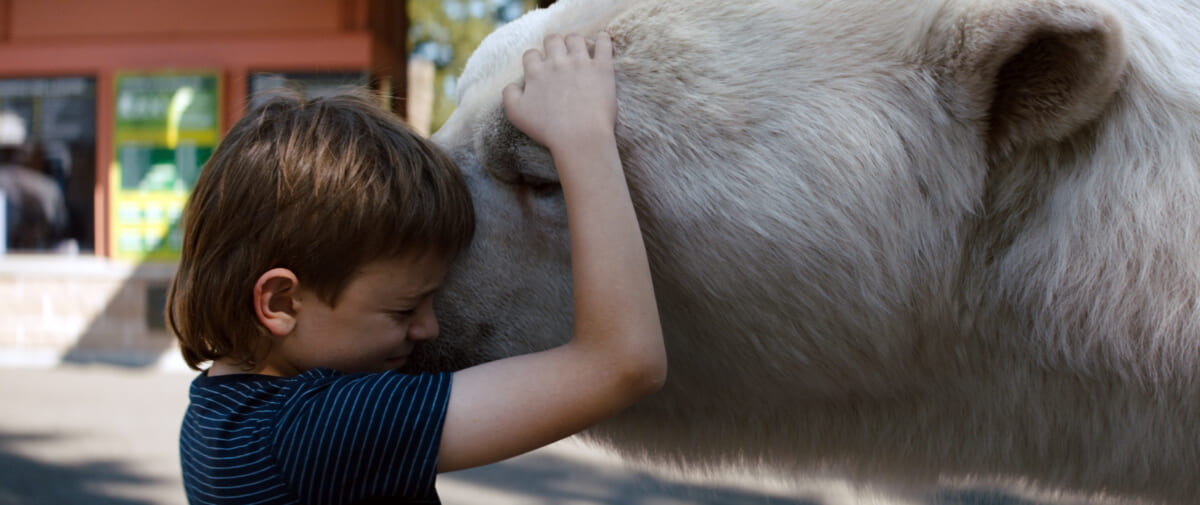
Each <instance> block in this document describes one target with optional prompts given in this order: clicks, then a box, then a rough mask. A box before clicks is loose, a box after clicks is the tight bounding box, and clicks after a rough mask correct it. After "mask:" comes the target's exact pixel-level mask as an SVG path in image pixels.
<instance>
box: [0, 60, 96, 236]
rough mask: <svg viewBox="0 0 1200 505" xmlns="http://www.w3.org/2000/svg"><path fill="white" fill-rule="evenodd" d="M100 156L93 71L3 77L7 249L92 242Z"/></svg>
mask: <svg viewBox="0 0 1200 505" xmlns="http://www.w3.org/2000/svg"><path fill="white" fill-rule="evenodd" d="M95 156H96V80H95V79H94V78H91V77H54V78H25V79H0V191H2V192H3V193H4V206H3V207H2V208H3V212H4V214H5V216H4V220H3V223H4V225H5V236H4V237H3V238H4V246H5V248H6V249H7V250H10V251H18V252H50V251H59V252H75V251H78V250H81V249H82V250H89V251H90V250H91V249H92V248H93V244H94V237H93V234H94V223H95V219H94V213H95V205H94V197H93V195H94V191H95V185H96V160H95Z"/></svg>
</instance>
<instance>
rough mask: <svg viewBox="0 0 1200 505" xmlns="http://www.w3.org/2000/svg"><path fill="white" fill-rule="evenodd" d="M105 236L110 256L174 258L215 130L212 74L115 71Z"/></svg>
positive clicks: (215, 76)
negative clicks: (108, 236)
mask: <svg viewBox="0 0 1200 505" xmlns="http://www.w3.org/2000/svg"><path fill="white" fill-rule="evenodd" d="M115 84H116V85H115V89H116V95H117V96H116V110H115V119H116V124H115V128H114V142H113V146H114V149H115V152H114V153H113V167H112V177H111V179H109V180H110V181H111V184H109V186H110V188H112V206H111V208H112V216H111V217H112V221H111V222H112V225H113V226H112V234H113V235H112V239H113V240H114V244H115V246H116V247H115V249H116V256H117V257H118V258H122V259H129V260H135V261H142V260H147V259H157V260H174V259H178V257H179V252H180V250H181V249H182V245H183V244H182V230H181V229H180V226H179V225H180V223H179V219H180V216H181V215H182V213H183V205H184V203H185V202H186V201H187V197H188V195H189V194H190V192H191V189H192V186H193V185H195V183H196V178H197V177H199V176H200V168H201V167H202V166H204V163H205V162H206V161H208V158H209V156H211V155H212V152H213V149H214V148H215V147H216V145H217V141H218V140H219V138H220V134H221V130H220V128H221V92H220V90H221V78H220V74H219V73H217V72H153V73H133V72H128V73H119V74H117V77H116V83H115Z"/></svg>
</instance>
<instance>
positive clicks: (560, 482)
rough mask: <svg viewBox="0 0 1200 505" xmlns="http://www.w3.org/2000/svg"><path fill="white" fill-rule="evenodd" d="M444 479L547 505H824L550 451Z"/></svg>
mask: <svg viewBox="0 0 1200 505" xmlns="http://www.w3.org/2000/svg"><path fill="white" fill-rule="evenodd" d="M448 481H453V482H455V483H458V484H467V485H470V486H472V487H478V488H480V489H488V490H492V491H499V492H502V493H505V494H507V495H512V496H521V497H527V498H528V500H527V501H526V502H527V503H536V504H545V505H550V504H556V505H557V504H566V503H588V504H596V505H601V504H603V505H609V504H611V505H651V504H653V505H676V504H678V505H683V504H713V505H768V504H769V505H824V504H823V503H822V502H821V501H819V500H817V499H814V498H797V497H788V496H773V495H764V494H759V493H752V492H748V491H744V490H741V489H735V488H727V487H719V486H706V485H702V484H680V483H671V482H665V481H663V480H661V479H660V478H657V477H655V476H654V475H652V474H650V473H646V472H629V471H627V470H624V471H620V472H618V471H616V470H611V471H609V470H606V469H596V468H588V467H584V466H581V465H580V464H579V463H578V462H575V461H573V460H570V459H567V458H562V457H558V456H555V455H550V454H537V455H532V454H531V455H526V456H523V457H520V458H517V459H513V460H509V461H506V462H504V463H500V464H495V465H490V466H484V467H479V468H474V469H470V470H463V471H459V472H453V473H448V474H443V475H441V476H439V477H438V482H441V483H446V482H448ZM439 487H440V486H439Z"/></svg>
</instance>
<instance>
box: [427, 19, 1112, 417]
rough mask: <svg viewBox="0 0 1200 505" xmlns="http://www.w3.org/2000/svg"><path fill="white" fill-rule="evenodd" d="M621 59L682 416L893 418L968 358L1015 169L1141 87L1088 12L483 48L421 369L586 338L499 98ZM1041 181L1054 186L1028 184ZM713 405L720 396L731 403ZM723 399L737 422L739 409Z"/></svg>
mask: <svg viewBox="0 0 1200 505" xmlns="http://www.w3.org/2000/svg"><path fill="white" fill-rule="evenodd" d="M599 30H605V31H607V32H608V33H610V34H611V35H612V36H613V39H614V43H615V67H616V72H617V95H618V125H617V136H618V143H619V148H620V153H621V157H622V160H623V163H624V167H625V170H626V173H627V176H628V180H629V184H630V189H631V192H632V194H633V198H634V203H635V207H636V208H637V209H638V211H639V219H640V223H641V226H642V229H643V231H644V235H645V239H646V245H647V249H648V252H649V256H650V260H651V267H652V270H653V273H654V281H655V287H656V291H657V297H658V300H659V303H660V309H661V315H662V320H663V323H664V329H665V331H666V338H667V340H668V349H669V353H670V359H671V369H672V372H671V378H670V380H669V383H668V386H667V393H664V396H665V395H669V394H670V391H673V390H678V391H683V390H692V391H698V390H703V391H713V392H714V396H716V397H715V398H709V399H707V400H705V401H711V402H713V403H714V404H723V403H724V402H726V401H732V402H734V403H736V401H737V398H736V397H737V396H738V395H741V394H744V392H745V391H749V390H753V389H754V388H756V387H761V386H762V385H763V384H774V385H778V386H779V387H780V388H781V391H782V390H785V391H786V392H787V393H786V394H787V395H794V396H799V397H812V396H823V395H838V394H843V393H846V392H858V393H862V392H874V393H879V392H887V391H890V390H894V389H896V388H903V387H906V386H911V385H914V384H916V383H918V382H920V381H921V380H924V378H923V377H920V376H919V375H920V373H926V372H928V370H929V367H928V365H930V361H928V360H932V361H935V362H936V361H937V360H940V359H942V358H944V357H945V355H947V353H953V352H955V351H954V349H953V346H954V340H955V339H957V338H961V337H960V336H959V335H958V333H957V332H958V331H959V328H958V325H960V324H961V314H960V313H961V312H962V310H963V307H962V306H961V305H962V298H961V297H962V293H961V292H959V289H958V286H959V285H960V284H961V283H962V279H961V278H960V275H961V274H962V271H963V269H964V268H966V267H965V263H966V262H967V261H968V260H969V259H972V258H967V257H966V256H969V255H970V254H971V250H970V249H971V246H970V244H969V243H968V239H971V238H975V237H972V236H971V235H972V234H974V233H975V230H976V228H977V227H978V221H979V218H980V216H981V214H982V213H985V212H988V209H985V208H984V202H985V200H986V199H987V198H989V196H988V195H989V192H990V191H993V189H990V188H989V183H990V181H992V180H995V179H997V178H1003V177H1006V176H1007V175H1010V174H995V173H993V172H994V170H995V167H996V166H997V165H999V163H997V162H996V160H997V159H1004V158H1006V157H1011V156H1014V153H1019V152H1021V151H1022V150H1024V149H1029V148H1030V146H1035V145H1039V144H1043V143H1054V142H1059V141H1062V140H1063V139H1065V138H1067V137H1069V136H1070V135H1072V134H1073V133H1074V132H1077V131H1078V130H1079V129H1080V128H1081V127H1084V126H1085V125H1087V124H1088V123H1089V122H1091V121H1093V120H1095V119H1096V118H1097V117H1098V116H1099V115H1100V114H1101V113H1102V111H1103V110H1104V108H1105V106H1106V105H1107V104H1108V103H1109V101H1110V99H1111V98H1112V96H1113V94H1114V92H1115V90H1116V89H1117V86H1118V83H1119V82H1120V80H1121V76H1122V74H1123V72H1124V71H1125V67H1126V63H1125V51H1124V45H1123V43H1124V42H1123V39H1122V37H1121V33H1120V28H1119V26H1118V24H1117V23H1116V22H1115V20H1114V19H1113V17H1112V15H1111V14H1109V13H1108V11H1106V10H1104V9H1102V8H1100V7H1097V6H1095V5H1092V4H1091V3H1088V2H1083V1H1074V2H1062V1H1033V0H1029V1H1005V2H975V1H966V0H961V1H949V2H944V3H930V2H908V1H887V2H880V1H878V0H843V1H839V2H824V1H815V0H814V1H795V2H780V1H768V0H763V1H754V2H748V3H747V2H725V1H719V0H702V1H697V0H655V1H645V0H636V1H635V0H631V1H596V0H564V1H560V2H558V3H557V4H555V5H553V6H552V7H551V8H549V9H544V10H538V11H534V12H532V13H529V14H527V15H526V16H524V17H522V18H520V19H518V20H516V21H514V22H512V23H510V24H508V25H505V26H503V27H501V28H500V29H498V30H497V31H496V32H494V33H493V34H492V35H490V36H489V37H488V38H487V39H486V40H484V42H483V43H482V45H481V46H480V47H479V49H478V50H477V51H476V52H475V53H474V54H473V55H472V57H471V58H470V60H469V62H468V64H467V67H466V69H465V71H464V72H463V75H462V78H461V79H460V80H459V90H458V93H459V104H458V108H457V110H456V111H455V113H454V114H453V116H452V117H451V118H450V119H449V120H448V121H447V123H446V124H445V126H444V127H442V128H441V129H440V131H438V132H437V133H436V134H435V135H434V137H433V139H434V140H435V141H436V142H437V143H438V144H439V145H440V146H442V147H443V148H444V149H446V150H447V151H449V152H450V153H451V154H452V156H453V158H454V159H455V160H456V161H457V163H458V164H459V165H460V166H461V167H462V170H463V171H464V173H465V174H466V177H467V181H468V184H469V185H470V187H471V191H472V195H473V197H474V199H475V205H476V209H477V216H478V220H479V222H478V228H477V229H478V232H477V234H476V236H475V239H474V242H473V244H472V246H471V248H470V249H469V250H468V251H465V252H464V253H463V254H462V255H461V256H460V257H459V258H458V259H457V261H456V263H455V264H454V267H453V269H452V272H451V274H450V276H449V278H448V279H447V284H446V286H445V288H444V290H443V292H442V293H441V295H440V297H439V298H438V300H437V304H438V311H439V317H440V319H441V322H442V336H441V337H440V338H439V339H438V341H436V342H435V343H432V344H430V345H427V346H424V348H423V349H421V350H420V351H419V352H418V356H417V357H415V359H414V362H415V363H416V364H417V365H418V366H419V367H420V368H421V369H445V368H459V367H463V366H467V365H470V364H473V363H477V362H480V361H482V360H489V359H495V358H499V357H503V356H510V355H513V354H518V353H524V352H529V351H533V350H538V349H545V348H548V347H551V346H554V345H557V344H560V343H562V342H563V341H564V340H565V339H566V338H567V337H568V336H569V335H570V325H571V308H572V303H571V276H570V268H569V257H570V255H569V244H568V239H567V222H566V213H565V209H564V205H563V198H562V193H561V192H560V190H559V186H558V180H557V175H556V172H555V169H554V165H553V161H552V159H551V157H550V156H549V153H548V152H547V151H546V150H545V149H544V148H543V147H541V146H539V145H537V144H535V143H533V142H532V141H530V140H529V139H528V138H527V137H525V136H524V135H523V134H521V133H520V132H519V131H518V130H517V129H515V128H514V127H513V126H512V125H511V124H510V123H509V122H508V121H507V119H506V117H505V115H504V110H503V107H502V104H501V99H500V98H501V96H500V95H501V93H500V92H501V89H502V88H503V87H504V86H505V85H506V84H508V83H510V82H514V81H518V80H519V79H520V78H521V55H522V53H523V52H524V51H525V50H527V49H530V48H535V47H540V44H541V41H542V39H543V37H544V36H545V35H546V34H548V33H551V32H564V33H565V32H582V33H584V34H587V35H589V36H592V35H594V34H595V33H596V32H597V31H599ZM1023 177H1035V178H1036V177H1039V175H1038V174H1025V175H1024V176H1023ZM713 381H720V382H721V385H720V386H716V385H715V384H713ZM726 394H727V395H730V396H729V398H720V396H722V395H726Z"/></svg>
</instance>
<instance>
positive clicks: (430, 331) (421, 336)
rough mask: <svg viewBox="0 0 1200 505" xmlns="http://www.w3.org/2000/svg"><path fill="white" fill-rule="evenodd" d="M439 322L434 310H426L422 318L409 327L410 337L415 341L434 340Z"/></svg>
mask: <svg viewBox="0 0 1200 505" xmlns="http://www.w3.org/2000/svg"><path fill="white" fill-rule="evenodd" d="M437 335H438V323H437V317H434V314H433V311H432V310H428V311H425V313H424V315H423V316H422V317H421V318H420V320H418V321H415V322H414V323H413V324H412V325H411V326H409V327H408V339H409V340H414V341H420V340H432V339H434V338H437Z"/></svg>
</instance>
